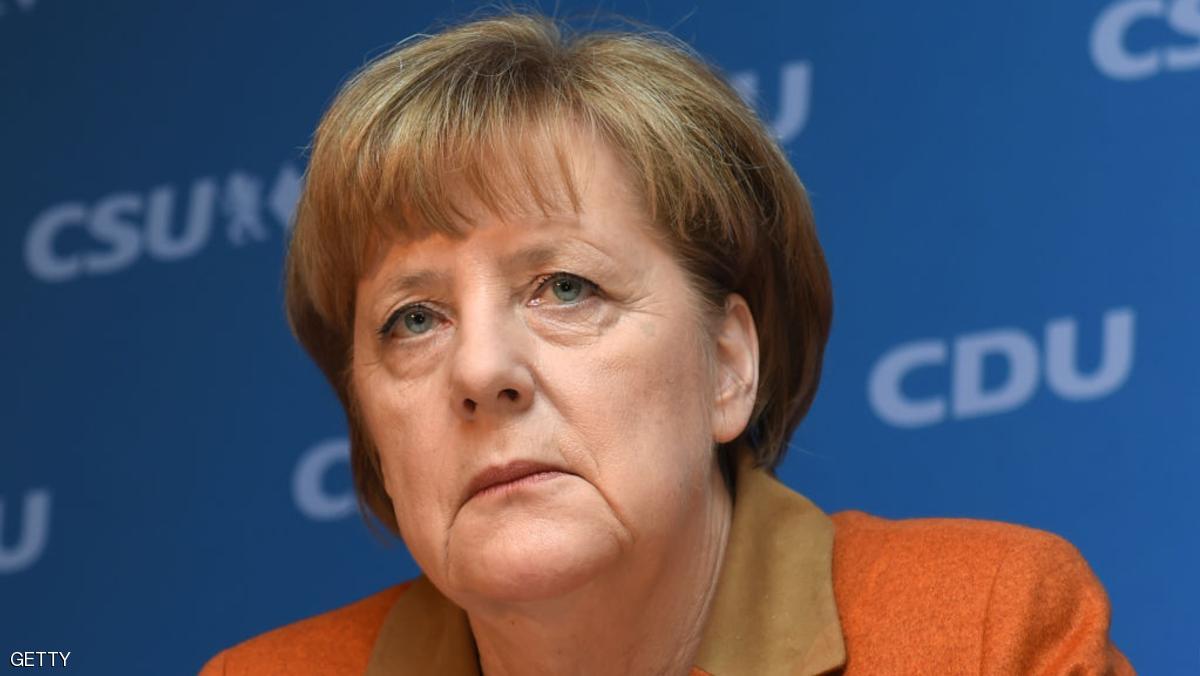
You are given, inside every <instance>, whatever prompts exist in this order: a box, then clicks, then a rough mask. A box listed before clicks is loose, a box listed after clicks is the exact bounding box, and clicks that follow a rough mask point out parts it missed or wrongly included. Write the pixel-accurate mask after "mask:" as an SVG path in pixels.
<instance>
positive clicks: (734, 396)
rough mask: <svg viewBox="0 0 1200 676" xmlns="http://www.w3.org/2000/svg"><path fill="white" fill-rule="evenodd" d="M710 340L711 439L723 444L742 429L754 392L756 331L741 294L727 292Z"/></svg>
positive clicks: (756, 356) (756, 359)
mask: <svg viewBox="0 0 1200 676" xmlns="http://www.w3.org/2000/svg"><path fill="white" fill-rule="evenodd" d="M713 343H714V345H713V347H714V350H713V352H714V354H713V357H714V358H715V360H716V392H715V395H716V398H715V400H714V401H713V420H712V425H713V440H714V441H716V442H717V443H720V444H723V443H726V442H729V441H733V440H734V439H736V438H737V437H738V435H739V434H741V433H742V431H743V430H745V429H746V425H748V424H749V423H750V415H751V414H752V413H753V412H754V400H755V398H756V396H757V394H758V332H757V331H756V330H755V328H754V316H753V315H752V314H751V313H750V306H749V305H748V304H747V303H746V299H745V298H742V297H741V295H739V294H736V293H731V294H729V295H728V296H726V297H725V314H724V316H723V317H722V319H721V322H720V325H719V326H718V328H717V333H716V336H715V340H714V341H713Z"/></svg>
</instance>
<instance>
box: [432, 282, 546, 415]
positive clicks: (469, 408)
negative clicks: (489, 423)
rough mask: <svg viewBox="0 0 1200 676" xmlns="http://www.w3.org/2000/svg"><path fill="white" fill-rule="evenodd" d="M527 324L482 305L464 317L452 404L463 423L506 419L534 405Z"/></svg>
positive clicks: (453, 371) (458, 336) (454, 367)
mask: <svg viewBox="0 0 1200 676" xmlns="http://www.w3.org/2000/svg"><path fill="white" fill-rule="evenodd" d="M523 327H524V323H523V322H522V321H521V320H520V318H519V317H517V316H516V315H515V314H514V313H512V312H511V311H506V310H502V309H494V308H486V307H480V306H476V307H475V308H474V311H472V312H470V313H467V312H464V313H463V314H462V315H460V317H459V326H458V330H457V334H456V336H455V340H456V345H455V351H454V354H453V356H452V362H451V364H452V365H451V376H450V377H451V388H450V390H451V405H452V406H453V407H454V409H455V412H456V413H457V414H458V415H459V416H460V417H461V418H462V419H463V420H468V421H470V420H476V419H479V418H483V417H494V418H497V419H503V418H506V417H511V416H513V415H517V414H519V413H521V412H522V411H525V410H527V409H528V408H529V407H530V406H531V405H532V404H533V374H532V373H531V372H530V368H529V367H530V365H529V362H528V337H527V336H525V335H524V330H523Z"/></svg>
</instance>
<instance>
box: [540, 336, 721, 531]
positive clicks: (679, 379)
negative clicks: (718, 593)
mask: <svg viewBox="0 0 1200 676" xmlns="http://www.w3.org/2000/svg"><path fill="white" fill-rule="evenodd" d="M652 326H653V327H654V328H653V330H652V331H645V330H643V328H642V326H641V325H636V324H635V325H634V326H632V327H631V329H632V330H630V331H628V332H626V334H625V335H623V336H621V338H622V340H619V341H617V340H614V341H606V344H605V345H604V347H603V348H602V349H601V350H595V351H593V352H591V353H590V354H589V357H588V358H587V359H582V360H575V361H574V362H572V366H571V367H570V368H563V367H561V366H559V367H556V368H557V369H558V370H559V373H560V374H563V375H568V374H569V375H568V377H566V378H560V382H563V386H564V388H569V393H570V394H569V396H567V397H564V399H566V400H568V402H569V403H565V404H564V405H562V406H560V407H559V409H560V412H561V413H562V414H563V417H564V422H565V424H566V425H567V427H568V429H570V430H571V431H572V433H573V435H574V436H575V437H576V439H575V441H576V443H575V444H574V446H575V447H576V452H577V453H579V455H580V456H583V457H581V458H579V460H580V461H582V462H585V463H587V464H589V465H591V467H592V471H593V472H594V480H595V483H596V484H597V486H598V488H599V489H600V490H601V491H602V492H604V493H605V495H606V497H607V498H608V499H609V501H610V502H611V503H614V506H615V507H616V508H617V510H618V511H619V512H621V513H622V514H623V516H624V517H625V519H626V520H627V522H629V523H639V522H641V523H644V522H645V521H646V520H647V519H649V520H651V521H652V520H653V519H654V518H655V514H662V508H663V506H664V505H665V504H666V503H670V504H671V506H675V505H681V504H685V503H687V502H689V501H688V500H687V499H684V494H685V493H687V492H689V491H690V490H691V489H693V488H697V489H702V488H703V487H705V486H707V475H708V472H709V471H710V470H711V462H710V461H711V440H712V433H711V420H710V417H711V412H712V410H711V406H710V405H708V404H709V402H710V399H711V397H708V396H706V394H705V393H706V391H707V388H708V381H709V377H708V371H707V368H706V363H707V362H706V360H705V359H704V356H703V353H702V352H701V351H700V349H699V346H698V343H696V341H695V334H692V333H690V332H689V331H687V330H684V329H685V327H687V326H688V325H687V324H686V320H679V319H676V320H675V321H667V320H666V319H663V320H662V321H658V322H655V323H654V324H652ZM597 347H599V346H597Z"/></svg>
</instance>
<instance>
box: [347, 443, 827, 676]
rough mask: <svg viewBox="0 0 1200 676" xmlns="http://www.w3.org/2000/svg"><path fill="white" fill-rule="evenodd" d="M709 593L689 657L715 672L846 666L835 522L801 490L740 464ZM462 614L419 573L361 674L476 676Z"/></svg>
mask: <svg viewBox="0 0 1200 676" xmlns="http://www.w3.org/2000/svg"><path fill="white" fill-rule="evenodd" d="M736 485H737V498H736V501H735V504H734V509H733V524H732V526H731V528H730V535H729V543H728V545H726V549H725V559H724V561H723V563H722V565H721V574H720V578H719V580H718V582H717V594H716V598H715V599H714V600H713V606H712V609H711V611H710V612H709V618H708V624H707V625H705V628H704V637H703V639H702V640H701V643H700V653H699V655H697V657H696V667H698V668H700V669H702V670H704V671H706V672H708V673H710V674H713V675H714V676H740V675H743V674H745V675H747V676H749V675H755V676H770V675H772V674H788V675H789V676H804V675H814V674H822V673H825V672H827V671H830V670H832V669H837V668H838V667H841V666H843V665H844V664H845V662H846V650H845V645H844V643H843V642H842V627H841V623H840V622H839V621H838V614H837V605H836V602H835V600H834V596H833V522H832V521H830V519H829V517H828V516H826V515H825V513H824V512H822V511H821V510H820V509H818V508H817V507H816V506H815V505H813V504H812V502H810V501H809V500H808V499H807V498H805V497H804V496H802V495H800V494H798V493H796V492H794V491H792V490H791V489H789V488H788V487H787V486H784V485H783V484H782V483H780V482H779V481H777V480H776V479H774V478H773V477H771V476H770V475H769V474H767V472H765V471H763V470H761V469H757V468H755V467H754V466H753V463H752V461H751V460H750V458H749V456H748V455H742V456H741V459H740V460H739V463H738V473H737V484H736ZM478 664H479V662H478V657H477V655H476V654H475V641H474V639H473V638H472V637H471V627H470V624H469V623H468V622H467V614H466V613H465V612H463V610H462V609H461V608H459V607H458V606H456V605H454V603H452V602H451V601H450V600H449V599H447V598H446V597H445V596H443V595H442V594H441V592H439V591H438V590H437V588H436V587H434V586H433V584H432V583H430V582H429V580H428V578H426V577H425V576H423V575H422V576H421V577H419V578H417V580H416V581H415V582H414V583H413V585H412V586H411V587H409V588H408V590H406V591H405V592H404V593H403V594H401V595H400V598H399V599H397V600H396V603H395V604H394V605H393V606H392V608H391V610H390V611H389V612H388V615H387V617H386V618H385V619H384V622H383V626H382V627H381V628H380V630H379V636H378V637H377V638H376V640H375V647H374V650H373V652H372V654H371V661H370V663H369V664H368V666H367V676H386V675H390V674H399V673H417V674H445V675H446V676H479V666H478Z"/></svg>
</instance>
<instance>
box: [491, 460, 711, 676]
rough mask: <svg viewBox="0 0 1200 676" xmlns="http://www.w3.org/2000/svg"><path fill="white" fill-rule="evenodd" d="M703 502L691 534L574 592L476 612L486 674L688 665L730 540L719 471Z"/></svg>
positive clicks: (673, 669)
mask: <svg viewBox="0 0 1200 676" xmlns="http://www.w3.org/2000/svg"><path fill="white" fill-rule="evenodd" d="M701 511H702V514H701V518H698V519H696V520H695V522H694V524H693V525H692V526H690V527H689V528H688V529H686V532H685V533H683V534H682V537H675V538H672V541H671V542H670V543H665V542H664V543H656V544H658V545H659V546H657V547H655V546H653V545H650V546H648V547H647V548H646V551H641V552H638V553H637V554H636V555H637V556H638V557H639V558H640V559H642V560H641V561H631V562H629V565H621V566H616V567H615V568H616V569H614V570H612V571H609V573H608V574H606V575H603V576H600V577H597V578H596V579H594V580H592V581H591V582H590V583H588V584H587V585H585V586H584V587H581V588H579V589H576V590H574V591H573V592H571V593H570V594H568V595H566V596H564V597H561V598H556V599H552V600H547V601H538V602H536V603H530V604H522V605H520V606H519V607H512V606H505V607H502V608H487V609H482V610H473V611H471V612H468V616H469V619H470V623H471V631H472V633H473V634H474V636H475V643H476V646H477V647H478V649H479V658H480V664H481V666H482V668H483V673H484V674H486V675H487V676H508V675H515V674H521V675H526V674H564V673H570V674H597V675H599V674H630V673H637V674H686V673H687V672H688V671H689V669H690V668H691V666H692V664H693V660H694V658H695V656H696V653H697V651H698V650H699V648H700V638H701V636H702V634H703V631H704V625H705V622H706V620H707V618H708V611H709V607H710V606H711V602H712V599H713V596H714V594H715V592H716V587H717V579H718V576H719V574H720V569H721V561H722V558H723V556H724V552H725V545H726V543H727V541H728V539H729V527H730V521H731V518H732V513H733V506H732V501H731V499H730V496H729V493H728V491H727V490H726V488H725V485H724V482H723V481H722V479H721V477H720V475H719V473H717V476H716V477H715V482H713V484H712V486H711V487H710V490H709V494H708V500H707V504H706V506H705V508H704V509H703V510H701ZM647 563H648V565H647Z"/></svg>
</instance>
